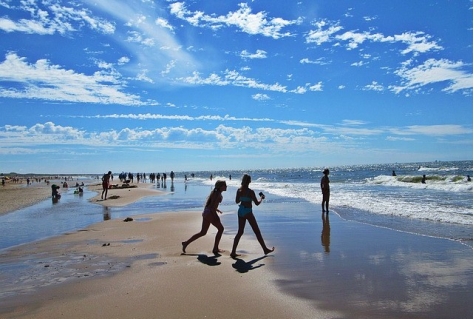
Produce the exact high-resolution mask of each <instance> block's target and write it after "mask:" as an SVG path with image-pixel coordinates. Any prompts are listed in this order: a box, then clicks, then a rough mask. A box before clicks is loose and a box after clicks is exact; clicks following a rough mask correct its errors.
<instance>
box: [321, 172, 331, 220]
mask: <svg viewBox="0 0 474 319" xmlns="http://www.w3.org/2000/svg"><path fill="white" fill-rule="evenodd" d="M323 174H324V175H323V177H321V192H322V193H323V201H322V203H321V207H322V209H323V213H324V207H326V214H328V213H329V194H330V191H329V176H328V175H329V169H327V168H325V169H324V171H323Z"/></svg>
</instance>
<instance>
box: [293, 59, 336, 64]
mask: <svg viewBox="0 0 474 319" xmlns="http://www.w3.org/2000/svg"><path fill="white" fill-rule="evenodd" d="M300 63H301V64H317V65H327V64H329V63H331V62H329V61H326V58H318V59H316V60H310V59H308V58H303V59H301V60H300Z"/></svg>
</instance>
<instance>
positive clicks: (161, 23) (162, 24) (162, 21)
mask: <svg viewBox="0 0 474 319" xmlns="http://www.w3.org/2000/svg"><path fill="white" fill-rule="evenodd" d="M155 23H156V25H158V26H160V27H162V28H165V29H168V30H170V31H174V28H173V26H172V25H170V24H169V22H168V20H166V19H163V18H157V19H156V20H155Z"/></svg>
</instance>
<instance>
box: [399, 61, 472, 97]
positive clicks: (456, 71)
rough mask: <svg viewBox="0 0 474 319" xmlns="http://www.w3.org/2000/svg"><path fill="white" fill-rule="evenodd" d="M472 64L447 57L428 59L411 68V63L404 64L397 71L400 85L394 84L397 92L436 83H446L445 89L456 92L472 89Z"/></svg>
mask: <svg viewBox="0 0 474 319" xmlns="http://www.w3.org/2000/svg"><path fill="white" fill-rule="evenodd" d="M467 70H472V66H470V65H466V64H464V63H463V62H451V61H449V60H446V59H441V60H435V59H428V60H426V61H425V62H424V63H423V64H421V65H418V66H416V67H412V68H410V64H409V63H408V64H404V65H403V66H402V67H401V68H400V69H399V70H397V71H396V72H395V74H396V75H398V76H399V77H401V79H402V84H401V85H400V86H392V87H391V89H392V91H394V92H395V93H400V92H401V91H403V90H416V89H418V88H420V87H422V86H426V85H431V84H434V83H440V82H441V83H444V82H445V83H446V87H445V88H444V89H443V91H446V92H450V93H452V92H456V91H458V90H469V91H472V84H473V83H472V73H469V72H468V71H467Z"/></svg>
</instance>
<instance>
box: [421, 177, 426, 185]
mask: <svg viewBox="0 0 474 319" xmlns="http://www.w3.org/2000/svg"><path fill="white" fill-rule="evenodd" d="M421 183H422V184H426V175H423V177H422V178H421Z"/></svg>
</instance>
